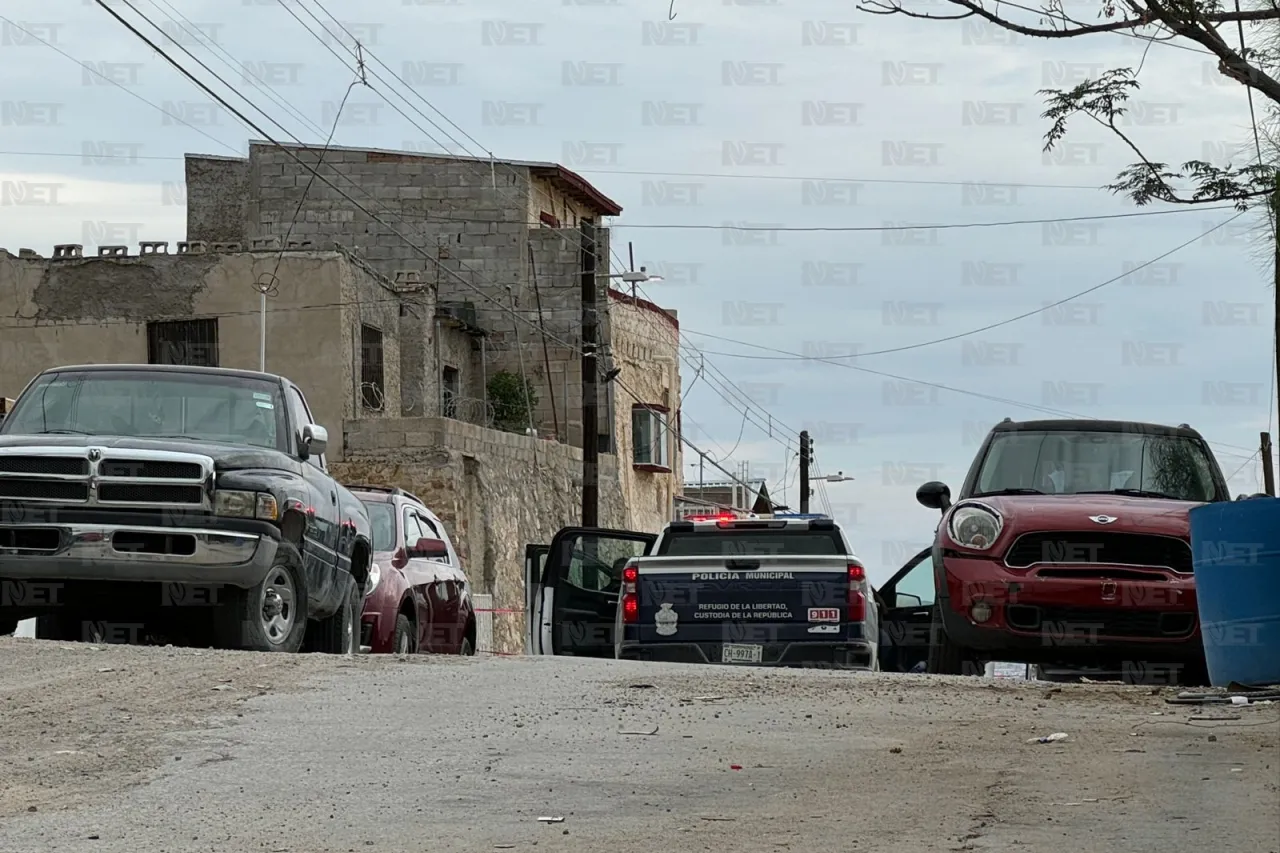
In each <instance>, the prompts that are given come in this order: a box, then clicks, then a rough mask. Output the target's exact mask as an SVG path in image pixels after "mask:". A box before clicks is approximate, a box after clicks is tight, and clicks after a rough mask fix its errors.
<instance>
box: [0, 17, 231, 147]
mask: <svg viewBox="0 0 1280 853" xmlns="http://www.w3.org/2000/svg"><path fill="white" fill-rule="evenodd" d="M0 21H4V22H5V23H6V24H8V25H9V26H11V27H14V28H15V29H18V30H21V31H22V32H24V33H26V34H27V35H28V36H30V37H32V38H34V39H36V40H37V41H39V42H40V43H41V44H43V45H44V46H45V47H47V48H49V49H50V50H53V51H56V52H57V53H60V54H62V56H64V57H66V58H67V59H69V60H71V61H72V62H74V63H75V64H76V65H78V66H80V67H81V68H83V69H85V70H88V71H91V72H93V73H94V74H96V75H98V76H99V77H101V78H102V79H103V80H106V81H107V82H108V83H110V84H111V85H113V86H115V87H116V88H118V89H120V90H121V91H123V92H125V93H127V94H128V95H129V96H130V97H133V98H136V99H138V100H139V101H142V103H144V104H146V105H147V106H149V107H151V108H152V109H154V110H159V111H160V112H162V113H164V114H165V115H167V116H169V118H171V119H173V120H174V121H176V122H179V123H180V124H185V125H186V126H187V127H189V128H191V129H192V130H194V131H195V132H196V133H198V134H200V135H201V136H203V137H205V138H206V139H211V140H213V141H214V142H216V143H218V144H219V145H221V146H222V147H223V148H226V149H228V150H230V151H234V152H235V153H237V154H239V153H240V150H239V149H238V148H236V147H235V146H234V145H229V144H228V143H226V142H223V141H222V140H221V139H218V138H217V137H216V136H213V135H212V134H210V133H208V132H207V131H205V130H202V129H201V128H199V127H197V126H196V125H194V124H192V123H191V122H189V121H187V120H186V119H184V118H182V117H181V116H178V115H174V114H173V113H171V112H169V111H168V110H166V109H165V108H164V107H162V106H160V105H159V104H157V103H155V102H154V101H149V100H147V99H146V98H144V97H143V96H142V95H139V94H138V93H137V92H135V91H134V90H133V89H130V88H129V87H128V86H126V85H124V84H123V83H120V82H119V81H117V80H112V79H111V78H110V77H108V76H106V75H105V74H103V73H101V72H100V71H98V70H97V69H95V68H93V67H91V66H89V65H85V64H84V63H83V62H81V61H80V60H78V59H76V58H75V57H74V56H72V55H71V54H69V53H67V52H66V51H65V50H63V49H62V48H60V47H58V46H57V45H56V44H54V43H53V42H50V41H46V40H45V39H43V38H41V37H40V36H39V35H38V34H37V33H33V32H31V31H30V30H28V29H27V28H26V27H24V26H22V25H21V24H19V23H18V22H16V21H13V20H10V19H9V18H6V17H5V16H4V15H0ZM0 154H5V155H7V156H37V157H38V156H41V154H42V152H39V151H0ZM47 156H55V157H79V158H81V159H83V158H84V156H85V155H84V152H83V151H82V152H80V153H79V154H48V155H47ZM93 156H94V157H95V158H97V157H98V155H97V154H96V153H95V154H94V155H93ZM103 156H104V157H108V158H111V159H117V158H118V159H126V160H128V159H132V160H138V159H152V158H142V157H132V156H131V155H127V154H125V155H103ZM154 159H161V158H154ZM163 159H167V160H182V159H184V158H182V157H166V158H163Z"/></svg>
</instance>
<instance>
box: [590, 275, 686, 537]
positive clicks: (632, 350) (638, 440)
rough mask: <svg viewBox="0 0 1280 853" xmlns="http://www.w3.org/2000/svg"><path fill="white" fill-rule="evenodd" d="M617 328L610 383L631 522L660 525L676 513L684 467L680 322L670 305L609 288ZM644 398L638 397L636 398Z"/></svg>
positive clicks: (641, 526)
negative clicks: (613, 376) (613, 370)
mask: <svg viewBox="0 0 1280 853" xmlns="http://www.w3.org/2000/svg"><path fill="white" fill-rule="evenodd" d="M609 303H610V309H609V324H610V327H611V329H612V339H613V345H612V352H611V356H612V358H611V360H610V363H611V364H612V365H613V369H615V370H617V371H618V374H617V377H616V378H615V379H614V380H613V381H612V382H610V383H609V385H608V393H609V395H610V397H611V398H612V409H613V412H614V426H613V432H614V435H616V436H617V444H616V447H613V448H610V449H611V450H613V451H614V452H615V453H616V455H617V459H618V471H619V475H620V477H621V486H622V494H623V496H624V499H625V501H626V507H627V521H628V524H629V526H630V527H631V528H632V529H635V530H653V531H656V530H659V529H661V528H662V525H664V524H666V523H667V522H668V521H670V520H671V519H672V518H673V517H674V500H675V497H676V496H677V495H679V494H680V492H681V487H682V483H683V477H682V472H683V470H684V462H683V460H684V454H683V445H682V443H681V441H680V434H679V430H680V424H679V417H680V399H681V398H680V349H679V348H680V323H679V320H677V319H676V316H675V312H674V311H668V310H666V309H664V308H661V307H659V306H657V305H655V304H654V303H652V302H649V301H648V300H645V299H639V298H636V297H634V296H630V295H628V294H626V293H623V292H621V291H618V290H613V289H611V290H610V291H609ZM637 398H639V399H637Z"/></svg>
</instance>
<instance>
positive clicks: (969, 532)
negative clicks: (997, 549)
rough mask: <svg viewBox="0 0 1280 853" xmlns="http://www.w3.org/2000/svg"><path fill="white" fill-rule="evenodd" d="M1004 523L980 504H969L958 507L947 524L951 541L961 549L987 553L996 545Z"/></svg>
mask: <svg viewBox="0 0 1280 853" xmlns="http://www.w3.org/2000/svg"><path fill="white" fill-rule="evenodd" d="M1003 527H1004V523H1003V522H1002V521H1001V520H1000V516H998V515H996V514H995V513H994V512H992V511H991V510H990V509H988V508H987V507H985V506H980V505H978V504H967V505H965V506H961V507H957V508H956V511H955V512H953V513H951V520H950V521H949V522H948V524H947V532H948V533H949V534H951V539H952V540H953V541H954V542H955V543H956V544H957V545H959V546H960V547H961V548H972V549H974V550H975V551H985V550H987V549H988V548H990V547H991V546H992V545H993V544H995V541H996V537H998V536H999V535H1000V531H1001V529H1002V528H1003Z"/></svg>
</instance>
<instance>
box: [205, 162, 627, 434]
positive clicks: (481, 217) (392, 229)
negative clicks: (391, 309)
mask: <svg viewBox="0 0 1280 853" xmlns="http://www.w3.org/2000/svg"><path fill="white" fill-rule="evenodd" d="M197 160H198V161H199V162H198V163H197V162H196V161H197ZM213 160H218V161H219V164H221V163H224V162H230V163H238V164H240V166H239V167H238V168H239V169H240V172H237V173H236V174H238V175H239V174H243V175H244V176H245V177H244V178H243V185H244V191H243V193H242V195H243V196H244V199H245V201H244V204H243V206H242V212H243V219H242V222H243V227H242V230H243V232H244V235H243V236H244V239H246V240H250V241H251V240H253V239H255V238H264V237H271V236H275V237H280V238H283V237H284V235H285V234H286V233H289V234H290V239H291V240H295V241H299V240H303V241H310V242H311V243H312V245H313V246H314V247H315V248H317V249H323V248H330V247H331V246H332V244H333V243H340V244H342V245H346V246H348V247H350V248H351V249H353V250H355V251H356V252H357V253H358V254H359V255H360V256H361V257H362V258H364V259H366V260H367V261H368V262H369V263H370V264H371V265H372V266H373V267H374V268H375V269H377V270H378V272H380V273H382V274H383V275H386V276H387V277H391V278H393V277H394V276H395V274H396V273H397V272H399V271H402V270H411V271H416V272H418V273H419V274H420V276H421V279H422V281H423V282H424V283H425V284H428V285H430V286H432V287H434V288H435V291H436V298H437V300H438V302H439V303H464V306H463V307H467V306H469V307H470V308H471V309H473V310H474V315H475V318H476V320H475V323H476V325H478V326H479V327H480V328H482V329H484V330H485V331H486V332H487V333H488V337H487V340H486V345H485V355H484V361H485V367H484V371H483V372H484V374H485V376H492V375H493V374H494V373H497V372H499V371H502V370H509V371H511V372H514V373H518V372H520V371H521V370H523V372H524V373H525V375H526V376H529V377H531V378H532V380H533V382H534V385H535V387H537V388H538V389H539V392H538V397H539V401H538V405H537V413H536V418H535V426H536V428H537V429H538V430H539V432H540V433H541V434H547V435H558V437H559V438H561V440H567V441H568V442H570V443H572V444H574V445H576V446H581V443H582V435H581V417H580V415H579V414H578V413H579V412H580V411H581V383H582V378H581V355H580V348H581V326H582V310H581V278H580V271H581V263H582V252H581V232H580V231H579V230H578V229H577V228H576V227H562V228H555V229H553V228H547V227H541V226H540V225H539V224H538V223H537V220H535V219H531V218H530V217H532V216H533V215H534V213H533V211H534V210H535V209H536V210H542V209H543V208H544V207H548V206H549V207H552V208H554V209H555V211H556V215H557V216H560V215H561V214H564V216H565V217H566V219H565V220H564V222H569V221H572V223H573V225H575V226H576V225H577V224H578V222H579V221H580V220H581V218H582V216H583V215H584V212H585V211H584V210H583V209H582V206H581V204H580V203H579V202H576V201H575V202H572V204H571V203H570V202H569V200H568V199H566V198H564V197H563V194H559V195H557V193H556V192H555V187H554V186H553V184H552V183H551V182H549V181H547V180H546V179H545V178H543V177H537V178H534V177H533V176H531V173H530V169H529V168H528V167H524V166H520V165H518V164H512V163H505V164H502V166H501V167H499V168H493V167H492V166H491V165H490V164H489V163H488V162H485V161H476V160H467V159H459V158H451V157H440V156H431V155H426V154H416V153H404V152H386V151H369V150H350V149H329V150H328V151H324V152H322V151H321V150H319V149H303V148H291V149H289V150H287V151H285V150H281V149H279V148H277V147H276V146H273V145H263V144H253V145H250V147H249V159H248V160H247V161H243V160H241V161H222V160H221V159H220V158H189V166H188V172H189V181H195V182H196V183H197V184H201V186H203V185H204V184H209V183H211V182H212V181H213V180H214V178H215V172H216V170H217V169H222V170H224V171H227V172H232V171H235V169H234V168H233V167H232V166H230V165H219V164H212V165H211V164H210V162H206V161H213ZM299 160H301V161H302V162H301V163H299V162H298V161H299ZM304 163H305V164H307V165H305V166H304V165H303V164H304ZM308 166H310V167H312V168H315V169H316V170H317V171H318V172H319V173H320V174H321V175H323V176H324V177H325V178H327V179H328V180H329V181H330V182H332V183H333V184H334V187H330V186H328V185H327V184H326V183H325V182H324V181H322V180H320V179H318V178H317V179H315V180H314V181H313V180H312V174H311V171H310V169H309V168H308ZM202 176H207V177H202ZM533 184H537V187H538V189H537V191H536V192H530V186H532V185H533ZM308 186H309V187H310V189H308ZM335 187H336V188H335ZM304 193H305V199H304ZM224 196H225V194H224V193H221V191H219V192H216V193H215V192H214V191H213V189H212V188H210V187H207V186H204V187H203V188H202V189H197V188H195V187H192V186H189V187H188V198H189V201H190V204H191V206H192V207H193V209H194V210H193V212H192V213H191V214H190V216H191V220H192V221H193V222H201V223H209V224H208V225H207V226H202V227H204V228H205V231H207V232H208V233H214V232H215V230H216V229H215V225H216V227H217V228H223V229H225V228H229V227H230V226H229V225H226V224H225V223H226V222H228V221H230V220H233V219H234V217H235V215H236V210H237V208H235V206H234V205H232V204H231V203H230V202H229V201H228V200H227V198H225V197H224ZM344 196H350V199H348V198H346V197H344ZM300 202H301V210H300V212H299V203H300ZM561 202H563V203H561ZM357 204H358V205H359V206H362V207H364V208H366V209H367V210H369V211H370V213H366V212H364V211H362V210H360V209H359V207H357ZM205 207H208V208H209V209H207V210H205V209H203V208H205ZM371 214H373V215H371ZM295 215H296V219H295ZM375 216H376V217H377V218H375ZM378 219H381V220H383V221H382V222H379V221H378ZM531 226H532V227H531ZM217 233H225V232H224V231H218V232H217ZM424 253H425V254H424ZM596 253H597V257H598V259H599V260H598V263H597V266H598V270H599V282H600V287H599V289H598V292H599V297H598V304H599V305H600V306H601V314H600V340H601V342H602V344H603V347H602V351H601V355H602V361H601V363H602V365H603V364H605V363H606V361H607V359H605V358H604V356H605V355H606V354H607V345H608V341H609V337H608V321H607V315H606V312H605V310H604V306H605V303H606V302H607V297H606V296H605V291H606V290H607V282H608V277H607V276H608V272H609V267H610V263H609V259H610V252H609V232H608V230H607V229H600V230H599V231H598V232H597V246H596ZM535 282H536V289H535V287H534V283H535ZM539 302H541V311H539ZM402 326H403V328H402V338H403V339H405V340H407V339H408V338H409V337H410V336H411V335H414V334H417V329H416V327H415V326H414V323H413V321H412V320H411V319H408V318H406V321H405V322H404V323H403V324H402ZM543 329H545V332H546V335H545V337H546V341H545V343H546V347H545V353H544V347H543V340H542V339H543V337H544V335H543V333H542V330H543ZM423 331H426V332H428V333H432V334H433V333H434V325H430V324H429V325H428V326H427V327H426V328H424V329H423ZM426 346H428V347H434V343H428V344H427V345H426ZM404 353H405V356H404V357H405V358H407V359H408V360H409V362H410V363H409V364H406V365H402V366H401V369H402V371H404V372H402V374H401V375H402V376H404V377H408V378H409V381H410V382H411V384H413V387H415V388H416V387H417V386H416V381H417V380H416V379H415V378H414V377H416V375H417V369H416V368H415V367H414V366H413V364H415V363H416V361H417V358H418V356H417V355H416V354H415V351H414V350H413V349H412V348H411V347H408V348H406V350H404ZM521 356H523V357H524V358H523V365H522V364H521ZM546 356H550V368H549V369H548V366H547V361H548V358H547V357H546ZM438 373H439V370H434V369H433V370H430V371H424V372H423V377H424V379H423V388H422V394H421V398H420V399H418V397H417V394H416V392H414V393H411V394H409V395H408V396H407V397H406V399H407V400H414V401H416V402H414V404H413V405H409V406H408V408H406V409H405V411H406V412H408V413H410V414H412V415H428V414H438V413H439V408H438V401H439V387H438V386H439V377H438V375H437V374H438ZM432 383H434V384H435V385H436V387H435V388H432V387H430V386H431V384H432ZM483 385H484V378H483V377H481V378H480V380H479V386H478V387H480V388H483ZM402 393H403V392H402ZM476 396H477V397H482V396H483V394H477V395H476ZM607 397H608V395H607V394H605V393H604V392H603V387H602V393H601V399H602V402H601V413H600V419H599V421H600V424H601V426H602V432H604V433H606V434H608V433H611V432H612V430H611V429H610V428H609V425H610V424H612V422H613V418H612V416H611V413H610V410H609V408H608V405H607Z"/></svg>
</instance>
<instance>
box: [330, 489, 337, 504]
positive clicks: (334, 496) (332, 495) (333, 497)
mask: <svg viewBox="0 0 1280 853" xmlns="http://www.w3.org/2000/svg"><path fill="white" fill-rule="evenodd" d="M329 502H330V503H335V504H336V503H337V502H338V493H337V492H330V493H329Z"/></svg>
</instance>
